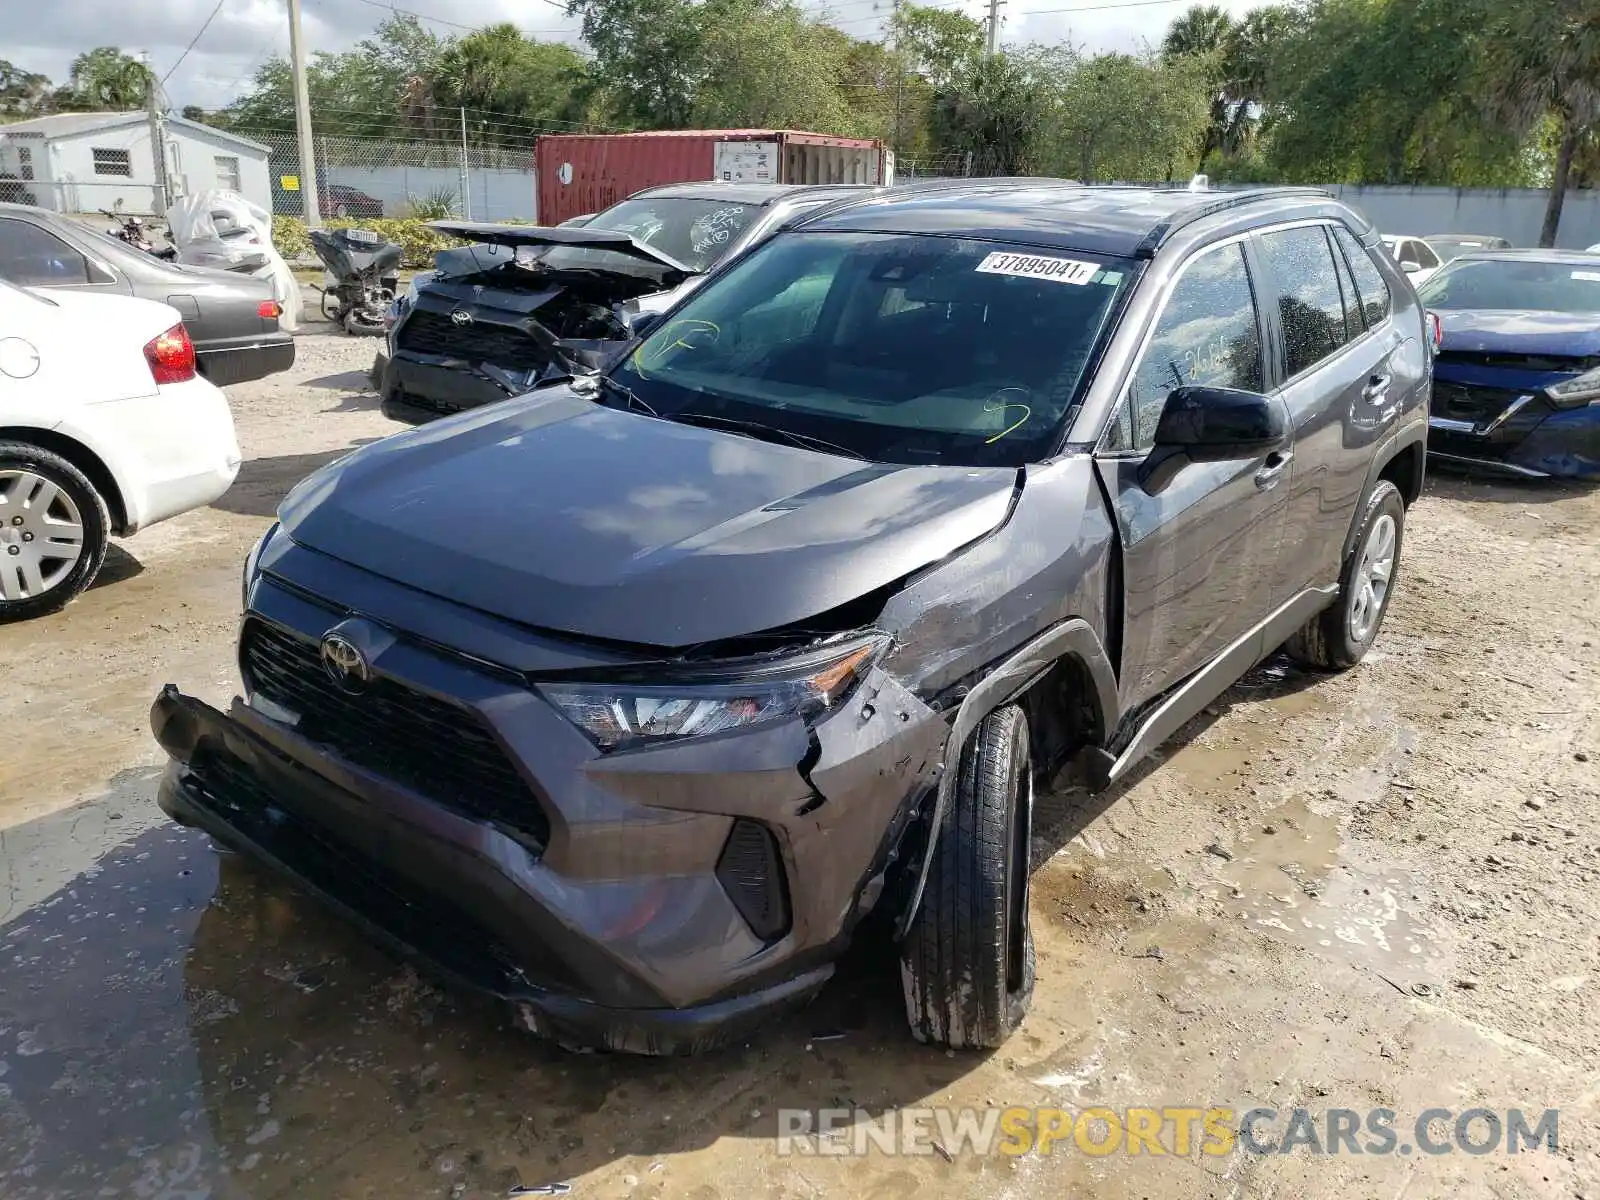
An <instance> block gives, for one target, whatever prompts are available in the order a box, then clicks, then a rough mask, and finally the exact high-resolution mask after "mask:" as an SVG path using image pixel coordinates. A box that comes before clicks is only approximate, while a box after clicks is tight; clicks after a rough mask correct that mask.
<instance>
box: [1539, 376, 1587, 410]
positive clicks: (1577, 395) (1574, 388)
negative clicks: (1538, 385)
mask: <svg viewBox="0 0 1600 1200" xmlns="http://www.w3.org/2000/svg"><path fill="white" fill-rule="evenodd" d="M1544 394H1545V395H1546V396H1548V397H1549V398H1550V403H1551V404H1554V405H1555V406H1556V407H1557V408H1582V407H1583V406H1584V405H1585V404H1593V403H1594V402H1595V401H1596V400H1600V368H1596V369H1595V370H1593V371H1585V372H1584V373H1583V374H1582V375H1574V376H1573V377H1572V378H1571V379H1563V380H1562V381H1561V382H1560V383H1552V384H1550V385H1549V386H1548V387H1546V388H1545V389H1544Z"/></svg>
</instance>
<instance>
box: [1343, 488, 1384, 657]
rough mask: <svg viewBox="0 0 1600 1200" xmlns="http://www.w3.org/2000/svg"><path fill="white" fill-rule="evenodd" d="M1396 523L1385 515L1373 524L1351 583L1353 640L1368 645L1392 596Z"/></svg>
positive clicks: (1351, 633)
mask: <svg viewBox="0 0 1600 1200" xmlns="http://www.w3.org/2000/svg"><path fill="white" fill-rule="evenodd" d="M1394 547H1395V523H1394V517H1392V516H1390V515H1389V514H1388V513H1384V514H1383V515H1382V516H1380V517H1379V518H1378V519H1377V520H1376V521H1374V522H1373V523H1372V528H1371V529H1370V530H1369V531H1368V532H1367V541H1366V545H1364V546H1363V547H1362V548H1361V561H1360V562H1359V563H1358V564H1357V565H1356V572H1355V574H1354V575H1353V576H1352V577H1351V579H1350V588H1351V596H1350V640H1351V641H1353V642H1356V643H1358V644H1360V643H1364V642H1366V640H1367V639H1368V638H1370V637H1371V636H1372V634H1373V631H1374V630H1375V629H1376V628H1377V625H1378V620H1379V618H1381V617H1382V615H1383V602H1384V600H1385V599H1386V598H1387V597H1388V595H1389V581H1390V579H1391V578H1392V577H1393V576H1394Z"/></svg>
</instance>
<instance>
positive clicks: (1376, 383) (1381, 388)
mask: <svg viewBox="0 0 1600 1200" xmlns="http://www.w3.org/2000/svg"><path fill="white" fill-rule="evenodd" d="M1393 382H1394V376H1393V375H1374V376H1373V377H1372V378H1371V379H1369V380H1367V386H1366V387H1364V388H1362V389H1361V398H1362V399H1363V400H1370V401H1371V402H1372V403H1374V404H1376V403H1377V402H1378V401H1380V400H1382V399H1383V398H1384V397H1385V396H1387V395H1388V394H1389V385H1390V384H1391V383H1393Z"/></svg>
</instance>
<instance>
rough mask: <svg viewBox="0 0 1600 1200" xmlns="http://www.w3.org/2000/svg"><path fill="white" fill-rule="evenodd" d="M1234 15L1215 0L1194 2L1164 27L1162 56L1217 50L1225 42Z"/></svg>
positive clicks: (1231, 28)
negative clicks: (1191, 6)
mask: <svg viewBox="0 0 1600 1200" xmlns="http://www.w3.org/2000/svg"><path fill="white" fill-rule="evenodd" d="M1232 30H1233V18H1231V17H1230V16H1228V14H1227V13H1226V12H1224V11H1223V10H1222V9H1220V8H1218V7H1217V6H1216V5H1215V4H1196V5H1195V6H1194V7H1193V8H1191V9H1189V11H1188V12H1186V13H1184V14H1183V15H1182V16H1181V17H1178V18H1176V19H1175V20H1174V21H1173V22H1172V24H1171V25H1170V26H1169V27H1168V28H1167V36H1166V37H1164V38H1162V39H1161V54H1162V56H1163V57H1164V58H1185V57H1193V56H1197V55H1202V54H1216V53H1218V52H1219V51H1220V50H1222V48H1223V46H1224V45H1225V44H1226V43H1227V40H1228V34H1229V33H1230V32H1231V31H1232Z"/></svg>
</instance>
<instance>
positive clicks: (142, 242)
mask: <svg viewBox="0 0 1600 1200" xmlns="http://www.w3.org/2000/svg"><path fill="white" fill-rule="evenodd" d="M100 214H101V216H105V217H110V218H111V219H112V220H113V221H115V222H116V223H117V224H116V226H115V227H114V228H111V229H108V230H106V232H107V233H109V234H110V235H111V236H112V237H114V238H116V239H117V240H118V241H120V242H126V243H127V244H128V245H130V246H132V247H133V248H134V249H135V250H143V251H144V252H145V253H146V254H148V255H150V256H151V257H152V258H160V259H165V260H167V261H168V262H170V261H172V260H173V259H175V258H177V257H178V248H177V247H176V246H174V245H172V244H171V243H170V242H169V243H168V244H167V245H165V246H161V247H157V246H156V244H155V242H154V241H153V240H152V239H151V237H150V236H149V234H148V233H147V232H146V230H147V229H148V226H146V225H145V223H144V222H143V221H141V220H140V219H139V218H138V217H125V216H123V215H122V214H121V213H114V212H112V211H110V210H109V209H105V208H102V209H101V210H100Z"/></svg>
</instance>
